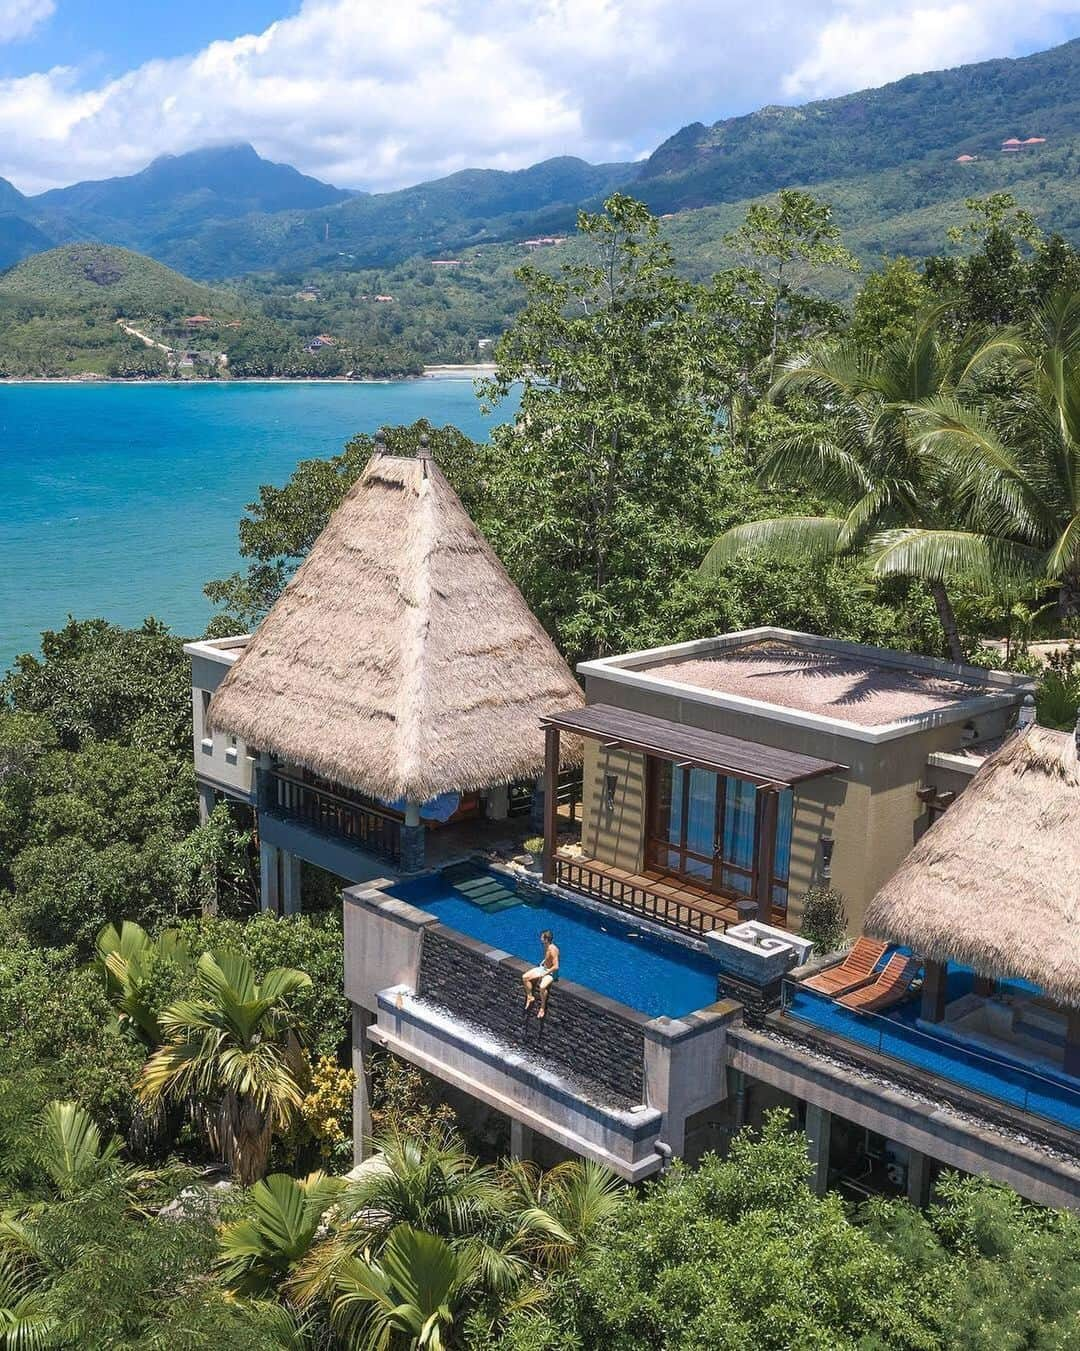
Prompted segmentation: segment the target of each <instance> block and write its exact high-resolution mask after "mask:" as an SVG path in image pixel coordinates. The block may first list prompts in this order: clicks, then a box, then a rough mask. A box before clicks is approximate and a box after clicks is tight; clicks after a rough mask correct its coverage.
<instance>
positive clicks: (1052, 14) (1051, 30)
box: [783, 0, 1080, 99]
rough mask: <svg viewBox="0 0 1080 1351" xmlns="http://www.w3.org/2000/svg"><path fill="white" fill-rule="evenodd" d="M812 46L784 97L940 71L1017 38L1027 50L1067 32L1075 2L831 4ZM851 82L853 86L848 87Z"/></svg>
mask: <svg viewBox="0 0 1080 1351" xmlns="http://www.w3.org/2000/svg"><path fill="white" fill-rule="evenodd" d="M830 8H831V9H833V11H834V12H833V13H832V15H831V17H829V19H828V21H827V22H826V23H825V24H824V25H823V26H822V28H821V29H820V31H819V32H818V34H817V36H816V38H815V41H814V43H813V46H812V48H811V50H810V52H809V54H808V55H807V56H805V57H804V58H803V59H802V60H801V61H799V62H798V64H797V65H796V66H795V67H794V69H793V70H791V71H790V72H789V73H788V74H787V75H786V76H785V77H784V80H783V92H784V94H785V95H787V96H788V97H790V98H802V99H805V98H820V97H825V96H828V95H830V94H839V93H846V92H848V91H850V90H852V89H856V88H864V89H865V88H870V87H873V86H874V85H879V84H887V83H888V82H889V81H890V80H897V79H900V78H901V77H902V76H904V75H911V74H913V73H915V72H917V71H926V70H940V69H946V68H948V67H949V66H958V65H964V64H965V63H966V62H969V61H981V60H984V59H986V58H988V57H993V56H1007V55H1009V54H1010V53H1009V51H1008V50H1007V49H1006V44H1007V43H1008V42H1010V41H1013V40H1016V39H1017V38H1021V39H1022V40H1024V41H1025V45H1026V46H1028V47H1029V48H1035V49H1037V48H1038V47H1039V46H1041V45H1042V44H1043V43H1045V44H1046V45H1050V44H1052V43H1054V42H1056V41H1060V40H1062V38H1063V37H1065V36H1073V34H1072V33H1069V32H1067V31H1066V32H1065V33H1062V32H1061V31H1060V25H1061V23H1062V22H1067V21H1068V20H1069V19H1070V18H1072V19H1075V17H1076V16H1077V15H1080V2H1078V0H1030V2H1029V3H1027V4H1025V5H1024V6H1023V7H1020V6H1017V5H1016V4H1015V3H1014V0H943V2H938V0H924V3H921V4H914V5H907V6H905V5H902V4H901V5H884V4H879V3H878V2H877V0H839V3H837V4H835V5H833V6H831V7H830ZM856 81H857V82H856Z"/></svg>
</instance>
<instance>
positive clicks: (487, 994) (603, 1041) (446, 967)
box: [417, 924, 650, 1106]
mask: <svg viewBox="0 0 1080 1351" xmlns="http://www.w3.org/2000/svg"><path fill="white" fill-rule="evenodd" d="M528 966H529V964H528V963H527V962H523V961H521V960H520V959H519V958H517V957H510V956H507V955H506V954H505V953H499V952H492V951H491V949H489V948H488V947H487V946H486V945H485V944H483V943H477V942H476V941H475V940H473V939H471V938H467V937H465V935H464V934H459V933H456V932H454V931H453V930H451V929H447V928H446V927H445V926H444V925H442V924H433V925H431V926H430V927H429V928H427V929H425V930H424V936H423V945H422V947H421V951H420V975H419V979H418V981H417V994H418V995H420V996H421V997H422V998H423V999H426V1000H428V1001H429V1002H431V1003H433V1004H438V1005H440V1006H441V1007H442V1008H445V1009H447V1010H448V1011H449V1012H450V1013H452V1014H453V1015H454V1016H455V1017H456V1018H459V1019H461V1020H462V1021H463V1022H466V1023H471V1024H473V1025H474V1026H477V1027H480V1028H482V1029H483V1030H484V1031H486V1032H489V1033H491V1035H492V1036H494V1037H495V1038H497V1039H498V1040H499V1041H500V1042H502V1043H503V1044H505V1045H509V1046H512V1047H514V1048H515V1049H517V1050H519V1051H520V1052H521V1053H522V1054H524V1055H533V1056H535V1057H536V1059H537V1060H538V1061H540V1062H542V1063H547V1064H549V1065H551V1066H552V1067H553V1068H555V1069H556V1070H558V1071H561V1072H562V1073H565V1074H567V1075H569V1076H570V1077H571V1078H573V1079H576V1080H588V1081H590V1082H592V1083H594V1084H596V1085H598V1086H600V1087H601V1088H602V1089H603V1090H604V1096H605V1097H607V1098H610V1099H613V1100H614V1101H615V1103H616V1104H617V1105H620V1106H630V1105H633V1104H635V1103H640V1102H642V1101H643V1100H644V1093H645V1085H644V1077H645V1071H644V1066H645V1038H644V1031H643V1029H644V1027H645V1025H646V1023H648V1022H649V1021H650V1020H649V1019H648V1018H647V1017H646V1016H645V1015H644V1014H641V1013H637V1012H636V1011H635V1010H633V1009H628V1008H626V1007H625V1006H624V1005H622V1004H617V1003H615V1002H614V1000H611V999H606V998H605V997H604V996H603V995H599V994H596V993H594V992H593V991H592V990H586V989H584V988H583V987H582V986H580V985H575V984H573V983H572V982H570V981H566V980H561V981H559V982H557V983H556V984H555V985H554V986H553V987H552V990H551V994H550V996H549V999H548V1010H547V1014H546V1016H545V1017H544V1019H543V1020H542V1021H540V1020H538V1019H537V1018H536V1017H535V1006H534V1009H532V1010H530V1011H529V1014H528V1016H525V1014H524V1012H523V1004H524V992H523V990H522V986H521V976H522V972H524V971H526V970H528Z"/></svg>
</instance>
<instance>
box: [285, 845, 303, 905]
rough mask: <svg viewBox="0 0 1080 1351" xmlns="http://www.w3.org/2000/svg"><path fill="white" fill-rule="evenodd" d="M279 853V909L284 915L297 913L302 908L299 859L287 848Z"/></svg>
mask: <svg viewBox="0 0 1080 1351" xmlns="http://www.w3.org/2000/svg"><path fill="white" fill-rule="evenodd" d="M279 853H280V854H281V909H282V913H283V914H286V915H298V914H299V913H300V911H301V910H302V909H303V908H304V907H303V904H302V900H301V888H300V867H301V864H300V859H299V858H298V857H297V856H296V854H290V853H289V852H288V851H287V850H285V849H281V850H279Z"/></svg>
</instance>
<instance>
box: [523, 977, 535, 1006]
mask: <svg viewBox="0 0 1080 1351" xmlns="http://www.w3.org/2000/svg"><path fill="white" fill-rule="evenodd" d="M521 983H522V985H524V986H525V1007H526V1008H527V1009H531V1008H532V1006H533V1004H534V1002H535V1000H536V992H535V991H534V990H533V983H532V977H531V976H530V975H529V974H528V972H526V974H525V975H524V976H522V978H521Z"/></svg>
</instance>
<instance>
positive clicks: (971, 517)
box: [876, 293, 1080, 616]
mask: <svg viewBox="0 0 1080 1351" xmlns="http://www.w3.org/2000/svg"><path fill="white" fill-rule="evenodd" d="M1001 346H1002V344H1001V342H1000V340H999V341H998V345H997V348H996V349H995V350H994V352H993V354H994V355H999V354H1000V350H1001ZM1009 348H1010V350H1009V365H1010V367H1011V374H1012V377H1013V384H1012V387H1011V389H1010V391H1009V393H1008V395H1007V397H1004V398H998V399H996V400H993V401H988V402H985V403H984V404H983V405H979V404H976V403H972V402H964V401H961V400H960V399H959V398H957V397H955V396H949V395H948V394H942V395H939V396H938V397H936V398H927V399H923V400H922V401H921V402H920V403H919V404H918V405H917V406H915V407H913V408H912V409H910V410H909V411H910V414H911V417H912V420H913V424H914V426H915V429H916V432H917V435H918V442H919V445H920V446H921V447H922V449H923V451H924V453H926V454H928V455H931V456H934V457H936V458H938V459H939V460H941V461H942V462H943V463H944V464H945V465H946V466H947V468H948V472H949V473H950V474H951V475H952V476H953V478H954V479H955V480H957V481H959V482H960V483H961V484H962V492H963V494H964V497H965V500H966V502H967V505H968V510H967V511H966V513H965V514H964V516H962V517H961V518H960V519H959V520H957V521H954V522H951V523H948V524H944V525H942V526H941V527H939V528H935V527H934V523H933V522H925V523H923V522H915V521H912V522H910V523H909V524H908V528H906V529H897V530H894V531H893V532H892V533H891V535H890V536H888V537H887V538H885V539H883V540H882V541H881V546H882V547H881V548H880V550H879V554H878V558H877V562H876V567H877V570H878V571H879V572H882V573H890V572H892V573H897V572H915V573H917V574H918V575H919V576H922V577H926V578H928V579H930V580H931V581H934V582H941V581H944V580H946V579H947V578H949V577H950V576H955V575H957V574H958V573H960V574H966V575H968V576H972V577H975V578H977V579H979V580H981V581H982V582H983V584H984V585H986V586H987V587H991V586H996V587H998V588H999V589H1007V588H1009V587H1015V586H1016V585H1017V584H1018V583H1019V584H1026V585H1028V586H1029V587H1030V586H1032V585H1033V584H1034V585H1038V584H1040V583H1045V582H1049V583H1051V584H1052V585H1053V586H1054V587H1055V588H1056V589H1057V591H1058V597H1059V608H1060V611H1061V613H1062V614H1063V615H1065V616H1076V615H1077V614H1078V613H1080V294H1075V293H1068V294H1060V295H1057V296H1053V297H1051V298H1050V299H1048V300H1047V301H1046V302H1045V303H1044V304H1043V305H1042V306H1040V307H1039V308H1038V309H1037V310H1036V311H1035V313H1034V314H1033V316H1032V318H1031V322H1030V324H1029V325H1028V327H1027V329H1026V331H1025V332H1024V333H1023V334H1022V335H1020V336H1019V337H1017V336H1015V335H1014V336H1013V337H1012V338H1011V339H1010V342H1009ZM982 359H983V358H982V357H981V356H978V355H977V357H976V360H977V361H978V360H982ZM949 524H951V526H952V527H953V528H949Z"/></svg>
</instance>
